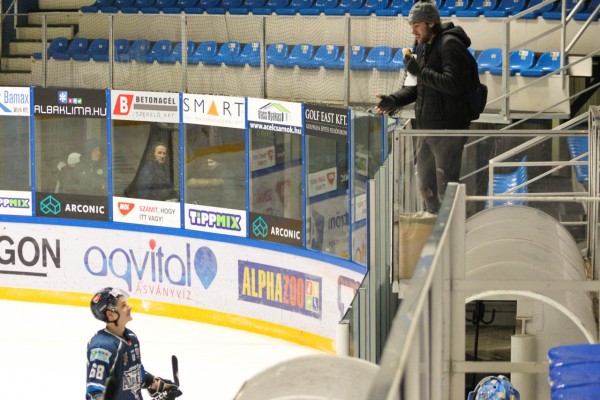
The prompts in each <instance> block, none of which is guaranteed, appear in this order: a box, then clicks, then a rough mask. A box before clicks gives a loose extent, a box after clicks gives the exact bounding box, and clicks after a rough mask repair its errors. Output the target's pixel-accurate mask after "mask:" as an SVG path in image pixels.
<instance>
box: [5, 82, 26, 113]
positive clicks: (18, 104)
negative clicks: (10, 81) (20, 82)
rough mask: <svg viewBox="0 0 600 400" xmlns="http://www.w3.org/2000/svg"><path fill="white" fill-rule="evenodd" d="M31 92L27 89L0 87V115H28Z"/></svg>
mask: <svg viewBox="0 0 600 400" xmlns="http://www.w3.org/2000/svg"><path fill="white" fill-rule="evenodd" d="M30 94H31V91H30V89H29V88H28V87H0V115H8V116H26V117H28V116H29V115H30V101H31V96H30Z"/></svg>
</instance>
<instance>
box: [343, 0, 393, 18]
mask: <svg viewBox="0 0 600 400" xmlns="http://www.w3.org/2000/svg"><path fill="white" fill-rule="evenodd" d="M389 5H390V0H366V1H365V3H364V4H363V6H362V7H360V8H355V9H351V10H350V12H349V14H350V15H355V16H361V15H363V16H366V15H371V14H375V13H376V12H377V11H378V10H381V11H383V10H385V9H387V8H388V7H389Z"/></svg>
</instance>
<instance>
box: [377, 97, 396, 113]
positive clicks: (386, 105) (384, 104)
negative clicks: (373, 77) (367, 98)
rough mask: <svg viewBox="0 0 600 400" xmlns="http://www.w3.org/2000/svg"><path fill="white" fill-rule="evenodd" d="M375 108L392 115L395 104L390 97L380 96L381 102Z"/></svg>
mask: <svg viewBox="0 0 600 400" xmlns="http://www.w3.org/2000/svg"><path fill="white" fill-rule="evenodd" d="M377 108H378V109H379V110H381V111H383V112H384V113H386V114H393V113H394V112H395V111H396V108H397V107H396V102H395V101H394V98H393V97H392V96H385V95H381V100H380V101H379V104H377Z"/></svg>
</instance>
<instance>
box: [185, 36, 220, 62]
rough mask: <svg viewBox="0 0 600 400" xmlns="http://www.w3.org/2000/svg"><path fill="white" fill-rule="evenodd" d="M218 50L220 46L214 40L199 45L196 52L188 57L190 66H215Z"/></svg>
mask: <svg viewBox="0 0 600 400" xmlns="http://www.w3.org/2000/svg"><path fill="white" fill-rule="evenodd" d="M218 50H219V46H218V45H217V42H215V41H213V40H208V41H205V42H202V43H199V44H198V47H196V50H194V52H193V53H192V55H190V56H189V57H188V64H199V63H202V64H211V63H213V64H214V63H215V60H214V59H215V58H216V57H217V51H218Z"/></svg>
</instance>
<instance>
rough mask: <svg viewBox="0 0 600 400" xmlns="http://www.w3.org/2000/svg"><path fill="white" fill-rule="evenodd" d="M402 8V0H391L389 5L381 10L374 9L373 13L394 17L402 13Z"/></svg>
mask: <svg viewBox="0 0 600 400" xmlns="http://www.w3.org/2000/svg"><path fill="white" fill-rule="evenodd" d="M403 9H404V0H392V2H391V3H390V5H389V6H388V7H386V8H384V9H381V10H375V15H377V16H378V17H395V16H397V15H402V10H403Z"/></svg>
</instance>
